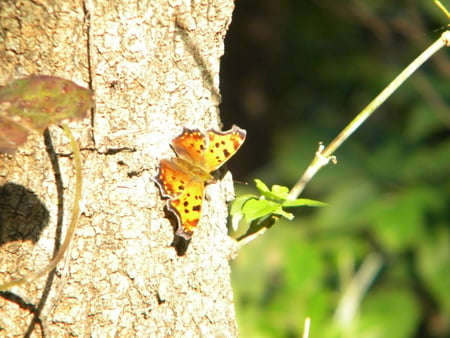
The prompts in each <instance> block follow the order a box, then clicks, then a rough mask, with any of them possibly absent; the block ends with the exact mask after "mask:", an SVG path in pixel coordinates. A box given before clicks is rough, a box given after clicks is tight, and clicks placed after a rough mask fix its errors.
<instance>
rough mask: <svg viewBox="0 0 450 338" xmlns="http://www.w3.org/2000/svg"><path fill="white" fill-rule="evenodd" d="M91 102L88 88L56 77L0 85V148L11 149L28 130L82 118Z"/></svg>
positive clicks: (20, 140) (7, 150)
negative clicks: (64, 120)
mask: <svg viewBox="0 0 450 338" xmlns="http://www.w3.org/2000/svg"><path fill="white" fill-rule="evenodd" d="M93 104H94V101H93V95H92V92H91V91H90V90H88V89H86V88H82V87H80V86H77V85H76V84H75V83H73V82H72V81H69V80H65V79H61V78H59V77H53V76H30V77H27V78H24V79H20V80H16V81H14V82H12V83H11V84H10V85H8V86H6V87H0V152H7V153H14V152H15V151H16V148H17V147H18V146H19V145H21V144H23V143H24V142H25V141H26V139H27V136H28V132H29V131H32V130H34V131H37V132H42V131H43V130H44V129H45V128H47V127H48V126H49V125H50V124H52V123H59V122H60V121H61V120H63V119H82V118H83V117H85V116H86V113H87V110H88V109H89V108H90V107H92V105H93Z"/></svg>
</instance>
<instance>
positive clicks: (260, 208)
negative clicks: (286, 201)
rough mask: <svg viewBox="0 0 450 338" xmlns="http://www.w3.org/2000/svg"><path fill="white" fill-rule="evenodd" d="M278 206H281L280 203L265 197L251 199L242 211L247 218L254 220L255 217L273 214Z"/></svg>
mask: <svg viewBox="0 0 450 338" xmlns="http://www.w3.org/2000/svg"><path fill="white" fill-rule="evenodd" d="M278 208H280V205H279V204H278V203H275V202H272V201H268V200H264V199H251V200H249V201H248V202H247V203H245V204H244V206H243V208H242V211H243V213H244V215H245V220H246V221H247V222H252V221H253V220H255V219H258V218H261V217H266V216H269V215H271V214H272V213H273V212H274V211H275V210H277V209H278Z"/></svg>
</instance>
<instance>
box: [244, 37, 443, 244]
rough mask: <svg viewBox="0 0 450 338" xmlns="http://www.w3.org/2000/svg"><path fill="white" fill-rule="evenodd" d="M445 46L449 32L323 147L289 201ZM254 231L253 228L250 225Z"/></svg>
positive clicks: (247, 237)
mask: <svg viewBox="0 0 450 338" xmlns="http://www.w3.org/2000/svg"><path fill="white" fill-rule="evenodd" d="M445 46H447V47H448V46H450V32H449V31H446V32H444V33H443V34H442V35H441V36H440V37H439V39H438V40H436V41H435V42H434V43H433V44H432V45H431V46H430V47H428V48H427V49H426V50H425V51H424V52H423V53H422V54H420V55H419V56H418V57H417V58H416V59H415V60H414V61H413V62H412V63H411V64H410V65H409V66H408V67H406V68H405V69H404V70H403V71H402V72H401V73H400V74H399V75H398V76H397V77H396V78H395V79H394V80H393V81H392V82H391V83H390V84H389V85H388V86H387V87H386V88H385V89H384V90H383V91H382V92H381V93H380V94H378V96H377V97H375V99H373V100H372V102H370V103H369V104H368V105H367V107H365V108H364V109H363V110H362V111H361V112H360V113H359V114H358V115H357V116H356V117H355V118H354V119H353V120H352V121H351V122H350V123H349V124H348V125H347V126H346V127H345V128H344V129H343V130H342V131H341V132H340V133H339V135H338V136H336V138H335V139H334V140H333V141H331V143H330V144H329V145H328V146H327V147H326V148H324V149H323V146H322V145H321V146H320V147H319V150H318V151H317V152H316V155H315V157H314V159H313V160H312V162H311V163H310V165H309V166H308V168H307V169H306V171H305V172H304V174H303V175H302V176H301V177H300V179H299V180H298V181H297V183H296V184H295V185H294V186H293V188H292V189H291V190H290V192H289V194H288V197H287V199H291V200H294V199H296V198H298V196H300V194H301V193H302V191H303V189H304V188H305V186H306V184H307V183H308V182H309V181H310V180H311V179H312V178H313V177H314V176H315V174H317V172H318V171H319V170H320V169H321V168H322V167H324V166H325V165H327V164H328V163H329V162H330V161H332V162H335V158H334V156H333V154H334V152H335V151H336V150H337V149H338V148H339V147H340V146H341V145H342V144H343V143H344V142H345V141H346V140H347V139H348V138H349V137H350V136H351V135H352V134H353V133H354V132H355V131H356V130H357V129H358V128H359V127H360V126H361V124H362V123H364V121H365V120H367V118H369V116H371V115H372V114H373V113H374V112H375V110H376V109H377V108H378V107H380V106H381V104H383V103H384V101H386V100H387V98H388V97H389V96H390V95H392V93H393V92H394V91H396V90H397V89H398V87H400V85H401V84H403V83H404V82H405V81H406V79H408V78H409V77H410V76H411V75H412V74H413V73H414V72H415V71H416V70H417V69H418V68H419V67H420V66H421V65H422V64H423V63H424V62H425V61H427V60H428V59H429V58H430V57H431V56H433V55H434V54H435V53H436V52H437V51H438V50H439V49H441V48H442V47H445ZM278 219H279V216H277V215H272V216H271V217H269V218H268V219H266V220H265V221H264V222H263V224H262V225H261V226H260V227H259V228H258V230H256V231H254V232H247V234H245V235H243V236H241V237H240V238H239V239H238V242H239V248H241V247H243V246H244V245H246V244H248V243H250V242H251V241H252V240H254V239H255V238H256V237H258V236H260V235H262V234H263V233H264V232H265V231H266V230H267V229H268V228H270V227H271V226H272V225H273V224H274V223H275V222H276V221H277V220H278ZM250 229H251V225H250Z"/></svg>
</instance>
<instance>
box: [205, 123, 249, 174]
mask: <svg viewBox="0 0 450 338" xmlns="http://www.w3.org/2000/svg"><path fill="white" fill-rule="evenodd" d="M245 136H246V131H245V130H243V129H240V128H239V127H237V126H233V128H232V129H230V130H229V131H226V132H218V131H215V130H208V137H209V143H208V147H207V148H206V151H205V162H206V163H207V164H208V171H209V172H211V171H214V170H217V169H219V168H220V167H221V166H222V165H223V164H224V163H225V162H226V161H228V160H229V159H230V158H231V157H232V156H233V155H234V154H235V153H236V151H238V149H239V148H240V147H241V145H242V144H243V143H244V141H245Z"/></svg>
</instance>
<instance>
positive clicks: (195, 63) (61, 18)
mask: <svg viewBox="0 0 450 338" xmlns="http://www.w3.org/2000/svg"><path fill="white" fill-rule="evenodd" d="M233 6H234V2H233V0H215V1H211V0H198V1H185V0H178V1H177V0H175V1H166V0H158V1H157V0H152V1H138V0H134V1H118V0H114V1H108V0H102V1H100V0H98V1H93V0H86V1H84V2H83V1H50V0H48V1H33V0H29V1H27V0H25V1H20V2H15V1H2V2H1V3H0V69H1V72H0V83H1V84H2V85H5V84H6V83H7V82H9V81H10V80H12V79H15V78H20V77H23V76H25V75H29V74H47V75H55V76H60V77H63V78H66V79H69V80H73V81H75V82H76V83H78V84H79V85H82V86H85V87H90V88H92V89H93V90H94V92H95V101H96V109H95V110H94V111H92V112H91V114H90V115H89V116H90V117H89V118H88V119H85V120H84V121H82V122H76V123H75V122H72V123H70V128H71V130H72V132H73V133H74V134H75V137H76V138H77V140H78V143H79V145H80V148H81V149H82V151H81V153H82V161H83V162H82V166H83V201H82V212H81V216H80V220H79V224H78V228H77V230H76V233H75V236H74V238H73V240H72V242H71V245H70V248H69V250H68V252H67V253H66V255H65V257H64V259H63V262H61V263H60V264H59V265H58V267H57V268H56V270H55V271H53V272H52V273H51V274H50V275H48V276H46V277H43V278H40V279H38V280H36V281H34V282H31V283H27V284H24V285H21V286H18V287H14V288H13V289H12V290H9V291H8V292H2V293H0V296H1V297H0V336H7V337H13V336H21V335H26V336H33V337H40V336H43V335H45V336H47V337H68V336H81V337H113V336H117V337H136V336H140V337H200V336H204V337H222V336H223V337H233V336H236V335H237V327H236V321H235V313H234V308H233V300H232V297H233V296H232V290H231V286H230V267H229V264H228V259H229V257H230V254H231V253H232V251H233V242H232V241H231V240H230V239H229V237H228V236H227V229H226V218H227V208H226V203H225V202H226V199H229V198H230V195H231V194H232V190H231V177H230V176H229V175H228V176H225V177H226V179H224V180H222V181H219V182H217V183H215V184H211V185H208V187H207V189H206V199H205V202H204V211H203V216H202V219H201V222H200V225H199V228H198V230H197V231H196V232H195V233H194V235H193V238H192V241H191V243H190V245H189V247H188V248H187V250H186V252H185V253H184V254H181V255H180V254H179V253H177V250H176V248H175V247H174V246H173V245H172V242H173V239H174V229H173V225H174V223H173V220H172V219H171V217H168V216H170V215H169V214H167V213H165V212H164V205H165V202H164V201H163V200H162V199H161V196H160V193H159V190H158V188H157V186H156V185H155V183H154V182H153V181H152V177H154V176H155V174H156V173H157V169H158V163H159V161H160V160H161V159H162V158H168V157H172V156H174V154H173V151H172V150H171V148H170V140H171V139H172V138H173V137H175V136H177V135H178V134H179V133H180V132H181V131H182V128H183V127H184V126H186V127H191V128H200V129H203V130H204V129H208V128H216V129H220V122H219V116H218V115H219V111H218V104H219V101H220V94H219V89H218V84H219V77H218V76H219V75H218V74H219V59H220V56H221V55H222V54H223V39H224V36H225V33H226V30H227V28H228V25H229V23H230V20H231V14H232V10H233ZM73 162H74V161H73V157H72V156H71V149H70V148H69V146H68V140H67V139H66V138H65V136H64V134H63V132H62V130H61V129H60V128H58V127H57V126H52V127H50V128H49V133H48V135H47V136H46V137H45V140H44V137H43V136H42V135H32V136H31V137H29V140H28V142H27V143H26V144H25V145H24V146H23V147H21V148H19V151H18V152H17V154H16V155H15V156H6V155H1V157H0V283H4V282H6V281H9V280H11V279H13V278H19V277H21V276H24V275H27V274H29V273H31V272H33V271H38V270H40V269H42V268H43V267H45V266H46V265H47V264H48V262H49V261H50V260H51V257H52V255H53V254H54V250H55V247H56V248H57V247H58V245H59V243H60V242H61V241H62V240H63V239H64V236H65V233H66V230H67V225H68V224H69V222H70V217H71V210H72V207H73V191H74V184H75V183H74V182H75V178H74V163H73ZM35 324H36V325H35ZM33 327H34V328H33Z"/></svg>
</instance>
